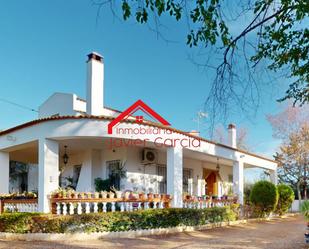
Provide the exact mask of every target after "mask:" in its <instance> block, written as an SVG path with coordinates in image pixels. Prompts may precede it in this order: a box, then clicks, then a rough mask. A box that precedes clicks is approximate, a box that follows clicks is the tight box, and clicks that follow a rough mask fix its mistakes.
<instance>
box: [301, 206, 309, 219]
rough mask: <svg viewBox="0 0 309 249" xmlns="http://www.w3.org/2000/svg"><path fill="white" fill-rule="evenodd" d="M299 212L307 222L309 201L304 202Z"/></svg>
mask: <svg viewBox="0 0 309 249" xmlns="http://www.w3.org/2000/svg"><path fill="white" fill-rule="evenodd" d="M300 212H301V213H302V214H303V216H304V217H305V219H306V220H307V221H309V201H304V202H303V204H302V205H301V207H300Z"/></svg>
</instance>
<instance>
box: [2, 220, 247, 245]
mask: <svg viewBox="0 0 309 249" xmlns="http://www.w3.org/2000/svg"><path fill="white" fill-rule="evenodd" d="M246 223H247V220H238V221H229V222H219V223H211V224H207V225H202V226H178V227H170V228H158V229H148V230H137V231H126V232H101V233H89V234H88V233H71V234H63V233H28V234H16V233H0V240H22V241H64V240H71V241H85V240H98V239H104V238H105V239H115V238H137V237H141V236H150V235H165V234H174V233H181V232H192V231H201V230H207V229H212V228H216V227H226V226H230V225H239V224H246Z"/></svg>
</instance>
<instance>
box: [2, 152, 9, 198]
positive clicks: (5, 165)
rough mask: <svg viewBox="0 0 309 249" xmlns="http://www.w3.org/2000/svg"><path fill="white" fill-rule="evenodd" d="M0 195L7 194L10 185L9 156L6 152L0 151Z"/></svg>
mask: <svg viewBox="0 0 309 249" xmlns="http://www.w3.org/2000/svg"><path fill="white" fill-rule="evenodd" d="M0 171H1V174H0V193H1V194H8V193H9V183H10V155H9V153H8V152H2V151H0Z"/></svg>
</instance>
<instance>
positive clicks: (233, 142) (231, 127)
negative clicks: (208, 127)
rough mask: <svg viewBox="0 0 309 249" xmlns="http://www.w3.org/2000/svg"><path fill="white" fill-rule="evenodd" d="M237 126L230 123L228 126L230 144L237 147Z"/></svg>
mask: <svg viewBox="0 0 309 249" xmlns="http://www.w3.org/2000/svg"><path fill="white" fill-rule="evenodd" d="M236 136H237V135H236V126H235V125H234V124H229V126H228V145H229V146H231V147H233V148H237V139H236Z"/></svg>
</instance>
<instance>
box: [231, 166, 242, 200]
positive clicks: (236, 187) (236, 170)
mask: <svg viewBox="0 0 309 249" xmlns="http://www.w3.org/2000/svg"><path fill="white" fill-rule="evenodd" d="M233 191H234V194H236V195H237V196H238V201H239V203H240V204H243V203H244V164H243V162H240V161H237V162H234V163H233Z"/></svg>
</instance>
